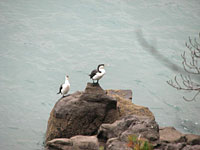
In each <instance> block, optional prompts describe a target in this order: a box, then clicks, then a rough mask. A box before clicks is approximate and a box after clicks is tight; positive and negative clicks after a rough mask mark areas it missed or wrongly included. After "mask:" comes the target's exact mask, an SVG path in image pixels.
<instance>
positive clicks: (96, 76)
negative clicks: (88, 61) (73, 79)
mask: <svg viewBox="0 0 200 150" xmlns="http://www.w3.org/2000/svg"><path fill="white" fill-rule="evenodd" d="M104 67H105V65H104V64H100V65H98V67H97V69H95V70H93V71H92V72H91V73H90V75H89V76H90V79H92V80H93V83H94V81H95V80H96V81H97V82H96V84H97V83H98V82H99V80H100V79H101V78H102V77H103V76H104V74H105V73H106V71H105V69H104Z"/></svg>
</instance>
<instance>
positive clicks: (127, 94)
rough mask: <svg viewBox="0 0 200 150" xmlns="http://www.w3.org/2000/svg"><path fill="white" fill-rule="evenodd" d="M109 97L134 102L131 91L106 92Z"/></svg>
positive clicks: (111, 90)
mask: <svg viewBox="0 0 200 150" xmlns="http://www.w3.org/2000/svg"><path fill="white" fill-rule="evenodd" d="M106 93H107V94H108V95H109V96H120V97H121V98H124V99H127V100H131V101H132V91H131V90H113V89H110V90H106Z"/></svg>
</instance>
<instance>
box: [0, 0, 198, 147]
mask: <svg viewBox="0 0 200 150" xmlns="http://www.w3.org/2000/svg"><path fill="white" fill-rule="evenodd" d="M138 31H141V32H142V33H143V38H144V39H146V40H147V42H148V43H149V44H151V45H152V46H154V47H155V48H156V49H157V50H158V51H159V52H160V53H161V54H162V55H163V56H165V57H167V58H168V59H169V60H171V61H172V62H173V63H176V64H177V65H179V66H180V67H181V61H182V60H181V57H180V55H181V53H183V51H184V50H187V49H186V48H185V42H186V41H187V39H188V36H191V37H197V36H198V32H199V31H200V1H199V0H190V1H187V0H160V1H158V0H149V1H148V2H147V1H145V0H79V1H77V0H73V1H72V0H57V1H55V0H42V1H40V0H29V1H27V0H1V1H0V114H1V117H0V149H2V150H11V149H15V150H39V149H42V147H43V140H44V136H45V131H46V125H47V120H48V117H49V113H50V111H51V109H52V107H53V106H54V104H55V102H56V101H57V100H58V99H59V98H60V96H59V95H56V93H57V91H58V88H59V86H60V84H61V83H62V82H63V81H64V75H65V74H69V76H70V82H71V90H70V92H71V93H72V92H75V91H77V90H84V88H85V86H86V83H87V82H88V81H90V80H89V78H88V76H87V74H88V73H89V72H90V71H91V70H92V69H94V68H96V66H97V65H98V64H99V63H106V64H109V66H108V67H107V68H106V71H107V74H106V76H104V78H103V79H102V80H101V81H100V84H101V86H102V87H103V88H104V89H131V90H132V91H133V102H134V103H136V104H139V105H144V106H147V107H149V108H150V109H151V111H152V112H153V113H154V114H155V117H156V120H157V122H158V123H159V125H160V126H175V127H176V128H177V129H178V130H180V131H182V132H185V133H195V134H200V125H199V124H200V121H199V113H200V97H198V98H197V101H194V102H191V103H188V102H186V101H184V100H183V99H182V96H183V95H186V96H188V97H189V96H191V95H190V94H188V93H183V92H180V91H176V90H175V89H173V88H172V87H170V86H169V85H168V84H167V83H166V81H167V80H169V79H171V78H173V77H174V75H176V74H177V72H173V71H171V70H170V69H169V68H168V67H166V66H165V65H163V63H162V62H161V61H160V60H158V59H156V58H155V57H154V56H152V55H151V53H149V51H148V50H146V49H145V48H144V47H143V46H142V45H141V44H140V42H139V41H138V38H139V37H138V36H137V34H136V33H137V32H138Z"/></svg>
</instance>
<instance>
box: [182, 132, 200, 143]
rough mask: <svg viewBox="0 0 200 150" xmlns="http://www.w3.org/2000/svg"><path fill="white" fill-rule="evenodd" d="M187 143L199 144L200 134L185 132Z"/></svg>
mask: <svg viewBox="0 0 200 150" xmlns="http://www.w3.org/2000/svg"><path fill="white" fill-rule="evenodd" d="M185 138H186V141H187V144H189V145H200V136H199V135H194V134H185Z"/></svg>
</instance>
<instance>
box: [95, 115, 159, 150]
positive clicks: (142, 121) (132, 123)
mask: <svg viewBox="0 0 200 150" xmlns="http://www.w3.org/2000/svg"><path fill="white" fill-rule="evenodd" d="M129 135H137V136H141V137H142V138H145V139H147V140H149V141H156V140H158V139H159V127H158V124H157V123H156V122H155V120H154V119H152V118H149V117H141V116H135V115H130V116H126V117H124V118H122V119H121V120H117V121H115V122H114V123H112V124H102V125H101V126H100V128H99V130H98V134H97V137H98V138H99V139H101V140H102V139H103V140H104V141H105V142H106V141H107V143H106V150H114V149H117V147H118V149H119V150H120V149H129V148H128V147H127V143H128V136H129ZM119 145H120V146H119Z"/></svg>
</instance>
